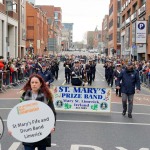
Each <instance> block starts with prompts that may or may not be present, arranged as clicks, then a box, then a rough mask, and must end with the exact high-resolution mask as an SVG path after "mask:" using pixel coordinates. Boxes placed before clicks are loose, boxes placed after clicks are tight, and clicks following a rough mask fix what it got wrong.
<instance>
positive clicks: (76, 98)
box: [53, 86, 111, 112]
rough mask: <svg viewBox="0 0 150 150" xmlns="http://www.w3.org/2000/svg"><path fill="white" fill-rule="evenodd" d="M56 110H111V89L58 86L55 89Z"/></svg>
mask: <svg viewBox="0 0 150 150" xmlns="http://www.w3.org/2000/svg"><path fill="white" fill-rule="evenodd" d="M53 93H54V106H55V108H56V110H68V111H86V112H110V111H111V90H110V89H106V88H89V87H72V86H70V87H69V86H57V87H55V88H54V89H53Z"/></svg>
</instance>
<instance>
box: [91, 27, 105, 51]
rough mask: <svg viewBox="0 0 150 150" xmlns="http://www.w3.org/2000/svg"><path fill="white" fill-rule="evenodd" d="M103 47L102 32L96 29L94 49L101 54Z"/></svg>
mask: <svg viewBox="0 0 150 150" xmlns="http://www.w3.org/2000/svg"><path fill="white" fill-rule="evenodd" d="M102 45H103V44H102V31H101V30H98V28H97V27H96V28H95V31H94V41H93V48H94V49H96V50H97V51H98V52H100V51H101V50H102Z"/></svg>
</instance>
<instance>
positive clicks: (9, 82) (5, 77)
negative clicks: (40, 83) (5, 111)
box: [0, 68, 34, 92]
mask: <svg viewBox="0 0 150 150" xmlns="http://www.w3.org/2000/svg"><path fill="white" fill-rule="evenodd" d="M32 73H34V70H33V69H32V68H30V69H23V68H19V69H17V70H16V71H13V72H10V70H6V71H0V92H5V91H7V89H9V88H13V87H15V86H16V85H20V84H21V83H24V82H26V81H27V80H28V78H29V76H30V75H31V74H32Z"/></svg>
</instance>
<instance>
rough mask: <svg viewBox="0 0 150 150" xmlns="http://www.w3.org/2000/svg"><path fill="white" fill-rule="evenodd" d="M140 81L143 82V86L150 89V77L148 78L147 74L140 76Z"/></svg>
mask: <svg viewBox="0 0 150 150" xmlns="http://www.w3.org/2000/svg"><path fill="white" fill-rule="evenodd" d="M140 80H141V84H142V85H143V86H144V87H146V88H149V89H150V76H148V75H147V74H141V75H140Z"/></svg>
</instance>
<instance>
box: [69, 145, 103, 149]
mask: <svg viewBox="0 0 150 150" xmlns="http://www.w3.org/2000/svg"><path fill="white" fill-rule="evenodd" d="M81 147H83V148H92V149H94V150H103V149H102V148H100V147H97V146H92V145H75V144H74V145H71V148H70V150H79V149H80V148H81Z"/></svg>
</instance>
